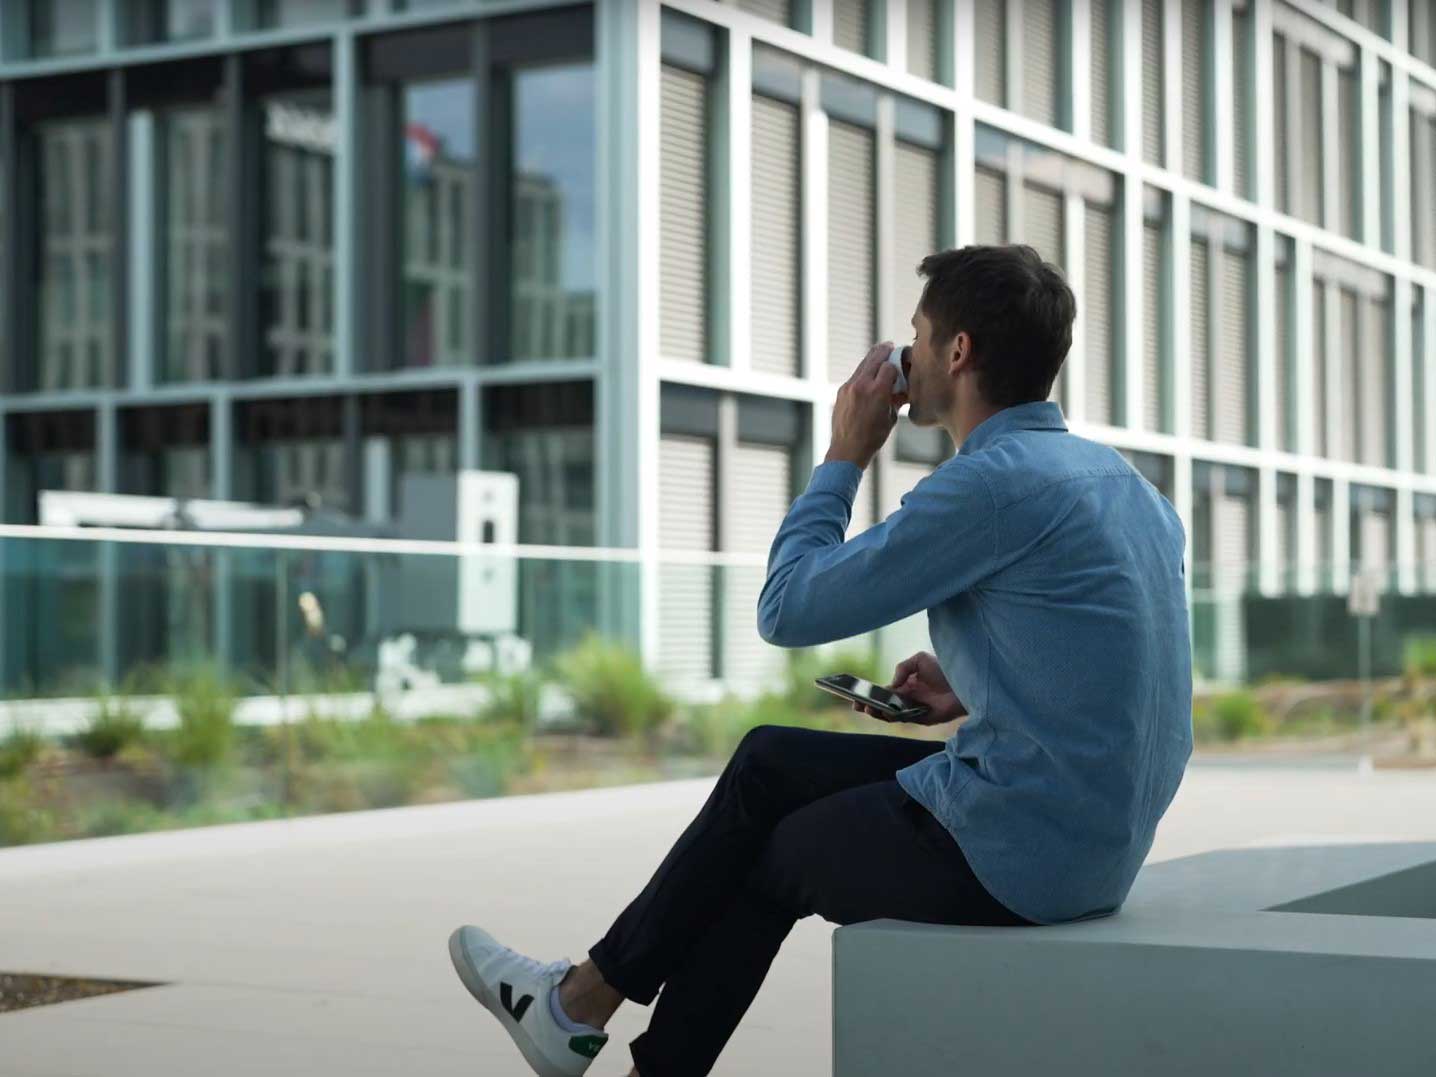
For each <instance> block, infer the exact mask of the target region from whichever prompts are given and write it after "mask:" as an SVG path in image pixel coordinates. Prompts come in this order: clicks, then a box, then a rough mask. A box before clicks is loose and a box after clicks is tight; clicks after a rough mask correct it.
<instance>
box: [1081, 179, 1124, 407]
mask: <svg viewBox="0 0 1436 1077" xmlns="http://www.w3.org/2000/svg"><path fill="white" fill-rule="evenodd" d="M1113 188H1114V191H1115V184H1114V185H1113ZM1082 213H1083V221H1084V229H1085V234H1084V236H1083V248H1084V263H1085V265H1084V269H1085V273H1084V277H1085V280H1084V282H1083V288H1082V293H1083V294H1082V295H1081V296H1079V297H1078V299H1077V309H1078V310H1079V311H1081V312H1082V325H1083V338H1084V341H1083V342H1084V346H1085V354H1084V361H1085V363H1086V371H1085V378H1086V382H1087V399H1086V402H1085V403H1086V407H1087V420H1088V421H1089V422H1096V423H1106V424H1109V425H1110V424H1117V423H1125V422H1126V409H1125V407H1124V406H1123V402H1122V400H1121V398H1120V396H1119V394H1120V390H1121V384H1122V379H1121V377H1120V373H1121V372H1120V368H1119V366H1118V364H1117V361H1116V336H1115V334H1114V331H1113V330H1114V317H1115V312H1116V311H1119V310H1121V309H1122V303H1121V296H1120V295H1118V294H1117V288H1118V285H1119V283H1120V280H1119V277H1118V274H1117V273H1116V272H1114V269H1113V267H1114V266H1116V265H1117V264H1118V250H1117V244H1116V237H1117V235H1118V234H1119V228H1118V218H1117V206H1116V201H1115V198H1109V199H1107V200H1100V199H1096V198H1092V199H1086V200H1084V201H1083V204H1082Z"/></svg>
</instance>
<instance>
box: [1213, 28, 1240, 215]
mask: <svg viewBox="0 0 1436 1077" xmlns="http://www.w3.org/2000/svg"><path fill="white" fill-rule="evenodd" d="M1203 21H1204V22H1205V23H1206V31H1204V32H1207V31H1209V32H1210V33H1211V42H1212V49H1211V52H1210V53H1208V54H1207V57H1206V60H1207V67H1208V70H1210V71H1212V72H1213V73H1214V74H1213V77H1212V78H1211V80H1210V88H1211V94H1212V100H1211V101H1210V102H1206V101H1204V102H1203V107H1204V108H1207V109H1209V111H1208V113H1207V115H1208V116H1209V117H1210V118H1211V124H1210V126H1209V128H1208V130H1207V136H1206V156H1207V162H1208V167H1209V173H1208V178H1210V179H1211V181H1212V186H1213V187H1216V188H1217V189H1218V190H1222V191H1228V192H1233V193H1235V190H1236V183H1235V170H1234V166H1233V158H1234V156H1235V147H1236V118H1235V110H1236V108H1237V103H1236V101H1235V98H1234V95H1233V90H1234V88H1235V85H1234V84H1235V74H1236V65H1237V64H1238V63H1241V62H1242V61H1243V58H1242V57H1239V56H1238V55H1237V50H1236V42H1235V40H1234V37H1233V27H1232V3H1231V0H1217V3H1215V4H1213V5H1210V9H1209V13H1208V18H1206V19H1204V20H1203ZM1241 107H1243V108H1245V107H1246V102H1242V103H1241Z"/></svg>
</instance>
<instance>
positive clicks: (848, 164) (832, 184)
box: [828, 120, 876, 381]
mask: <svg viewBox="0 0 1436 1077" xmlns="http://www.w3.org/2000/svg"><path fill="white" fill-rule="evenodd" d="M828 153H829V158H828V296H829V306H828V327H829V328H828V377H829V379H830V380H832V381H846V380H847V379H848V376H849V375H850V374H851V373H852V372H853V368H854V367H856V366H857V365H858V362H859V361H860V360H861V359H862V357H863V356H864V355H866V354H867V351H868V349H869V348H870V347H872V345H873V305H874V287H873V252H874V250H875V248H876V241H875V237H874V235H873V135H872V132H871V131H868V130H867V129H866V128H862V127H855V126H853V125H852V124H847V123H841V122H839V121H836V120H834V121H832V122H831V124H830V126H829V129H828Z"/></svg>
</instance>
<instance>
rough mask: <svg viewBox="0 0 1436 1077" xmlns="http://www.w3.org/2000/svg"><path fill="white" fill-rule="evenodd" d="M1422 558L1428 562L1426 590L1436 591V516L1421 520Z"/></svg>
mask: <svg viewBox="0 0 1436 1077" xmlns="http://www.w3.org/2000/svg"><path fill="white" fill-rule="evenodd" d="M1420 524H1421V551H1422V552H1421V560H1422V561H1424V562H1425V563H1426V590H1428V591H1436V517H1430V518H1428V519H1424V520H1421V521H1420Z"/></svg>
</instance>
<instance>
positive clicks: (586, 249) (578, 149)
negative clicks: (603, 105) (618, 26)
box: [509, 62, 596, 359]
mask: <svg viewBox="0 0 1436 1077" xmlns="http://www.w3.org/2000/svg"><path fill="white" fill-rule="evenodd" d="M512 89H513V123H514V136H513V162H514V165H513V169H514V171H513V176H512V182H511V186H510V192H509V219H510V243H511V247H510V275H511V282H512V283H511V288H510V293H509V317H510V338H509V345H510V351H511V355H512V358H514V359H561V358H578V357H585V356H591V355H593V354H594V350H595V349H594V285H595V278H596V272H595V265H594V209H595V207H594V186H593V177H594V156H595V142H594V127H593V104H592V103H593V99H594V85H593V67H592V65H591V64H589V63H586V62H585V63H582V64H571V65H560V66H552V67H544V68H529V69H524V70H519V71H516V72H515V73H514V75H513V83H512Z"/></svg>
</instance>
